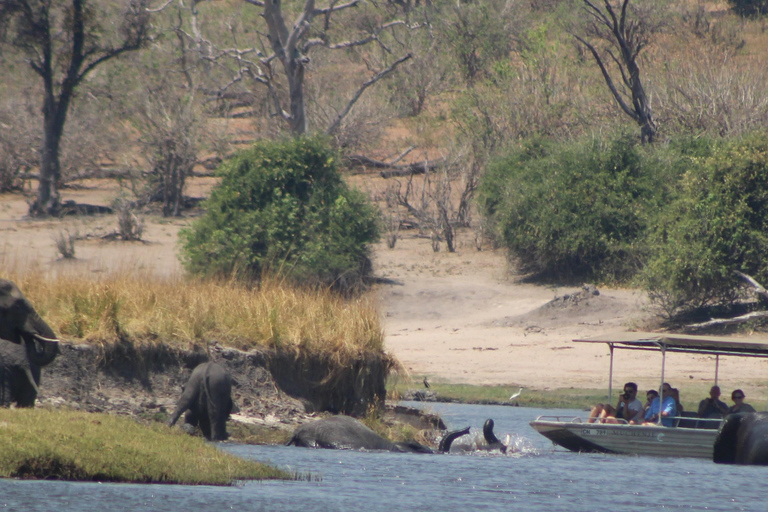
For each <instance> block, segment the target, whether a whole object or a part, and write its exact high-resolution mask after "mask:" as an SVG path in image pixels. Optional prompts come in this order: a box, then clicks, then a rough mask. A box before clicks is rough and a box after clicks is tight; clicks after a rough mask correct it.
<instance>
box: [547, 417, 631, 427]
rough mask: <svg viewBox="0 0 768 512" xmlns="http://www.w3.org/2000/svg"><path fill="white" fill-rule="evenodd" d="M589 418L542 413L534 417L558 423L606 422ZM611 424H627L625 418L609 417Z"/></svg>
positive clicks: (600, 423)
mask: <svg viewBox="0 0 768 512" xmlns="http://www.w3.org/2000/svg"><path fill="white" fill-rule="evenodd" d="M589 419H590V418H582V417H581V416H547V415H542V416H539V417H538V418H536V421H557V422H560V423H587V424H595V425H603V424H606V423H605V422H604V421H602V419H601V418H592V419H593V420H594V421H592V422H590V421H589ZM611 420H612V422H611V424H614V425H629V423H628V422H627V420H625V419H617V418H611Z"/></svg>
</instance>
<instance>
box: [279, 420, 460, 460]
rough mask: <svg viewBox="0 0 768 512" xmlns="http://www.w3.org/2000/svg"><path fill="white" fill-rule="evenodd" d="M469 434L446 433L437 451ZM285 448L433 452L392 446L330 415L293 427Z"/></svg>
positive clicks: (421, 447) (352, 422)
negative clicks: (293, 429) (294, 428)
mask: <svg viewBox="0 0 768 512" xmlns="http://www.w3.org/2000/svg"><path fill="white" fill-rule="evenodd" d="M468 433H469V427H467V428H465V429H461V430H455V431H452V432H448V433H447V434H446V435H445V436H443V440H442V441H441V442H440V446H439V448H438V452H447V451H449V450H450V449H451V443H452V442H453V440H454V439H456V438H457V437H459V436H462V435H465V434H468ZM286 444H287V445H288V446H303V447H306V448H330V449H336V450H383V451H389V452H401V453H434V451H433V450H432V449H431V448H429V447H427V446H424V445H422V444H419V443H415V442H407V443H393V442H392V441H389V440H388V439H385V438H383V437H381V436H380V435H379V434H377V433H376V432H374V431H373V430H371V429H370V428H368V427H367V426H365V425H364V424H363V423H362V422H360V421H358V420H356V419H355V418H351V417H349V416H332V417H330V418H324V419H321V420H316V421H313V422H311V423H307V424H304V425H302V426H300V427H299V428H297V429H296V430H295V431H294V433H293V437H292V438H291V439H290V441H288V443H286Z"/></svg>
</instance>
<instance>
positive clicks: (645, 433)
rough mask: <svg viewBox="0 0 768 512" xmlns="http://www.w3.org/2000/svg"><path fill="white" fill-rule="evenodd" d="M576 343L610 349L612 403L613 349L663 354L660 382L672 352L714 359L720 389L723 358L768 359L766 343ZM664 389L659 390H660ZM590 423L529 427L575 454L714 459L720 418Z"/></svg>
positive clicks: (662, 337) (575, 420)
mask: <svg viewBox="0 0 768 512" xmlns="http://www.w3.org/2000/svg"><path fill="white" fill-rule="evenodd" d="M573 341H574V342H577V343H606V344H608V347H609V349H610V355H611V366H610V373H609V380H608V382H609V384H608V396H609V397H610V399H611V402H612V401H613V396H612V389H611V387H612V383H613V355H614V349H627V350H652V351H657V352H658V351H660V352H661V355H662V358H661V361H662V362H661V380H660V383H663V382H664V365H665V362H666V355H667V353H668V352H683V353H687V354H695V355H701V354H706V355H714V356H715V384H717V377H718V370H719V365H720V356H738V357H763V358H768V339H737V338H726V337H717V336H695V335H687V334H669V333H648V332H622V333H616V334H611V335H605V336H600V337H596V338H590V339H576V340H573ZM659 387H661V386H659ZM619 421H620V423H618V424H608V423H597V422H595V423H589V422H588V418H587V417H564V416H539V417H538V418H536V420H535V421H532V422H531V427H533V428H534V429H535V430H536V431H537V432H539V433H540V434H541V435H543V436H545V437H546V438H548V439H550V440H551V441H552V442H553V443H555V444H556V445H559V446H562V447H563V448H566V449H568V450H571V451H574V452H600V453H618V454H628V455H652V456H661V457H700V458H707V459H711V458H712V449H713V446H714V443H715V437H717V432H718V428H719V427H720V424H721V422H722V420H720V419H699V418H697V417H695V413H684V415H683V416H679V417H675V418H673V421H674V426H673V427H665V426H662V425H661V424H659V425H657V426H645V425H629V424H628V423H626V422H625V421H624V420H619Z"/></svg>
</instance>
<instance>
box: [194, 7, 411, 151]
mask: <svg viewBox="0 0 768 512" xmlns="http://www.w3.org/2000/svg"><path fill="white" fill-rule="evenodd" d="M245 1H246V2H247V3H248V4H251V5H254V6H256V7H258V8H260V9H262V12H261V16H262V18H263V19H264V22H265V24H266V31H265V32H262V31H259V30H258V29H257V30H256V31H255V34H256V35H255V37H256V38H257V40H256V41H255V43H256V44H255V45H254V46H251V47H246V48H242V47H239V40H238V39H239V38H238V36H237V34H235V33H233V34H232V39H233V41H234V42H235V46H233V47H229V48H224V47H219V46H217V43H216V42H214V41H210V40H207V39H206V38H205V37H204V35H203V34H202V31H201V30H199V29H198V28H197V27H199V23H198V22H197V21H196V18H197V16H198V13H197V10H196V9H195V8H194V7H193V8H192V9H191V11H190V12H191V13H192V17H193V21H192V27H193V30H192V33H190V34H187V35H188V37H190V38H191V39H192V40H193V41H195V45H196V46H197V47H199V48H201V49H203V48H204V49H205V50H204V51H203V50H201V51H200V52H199V54H200V55H201V56H202V57H203V58H204V59H206V60H208V61H210V62H217V61H220V60H221V59H222V58H230V59H234V61H235V62H236V70H235V74H234V76H233V77H232V79H231V80H230V82H229V83H227V84H225V85H223V86H222V87H221V88H220V89H219V90H218V91H216V94H217V95H224V94H226V93H227V92H228V90H229V89H230V88H231V87H232V86H233V85H234V84H236V83H241V82H243V81H244V80H246V79H251V80H254V81H256V82H257V83H259V84H261V85H262V86H264V87H266V89H267V91H268V96H269V99H270V104H271V113H272V115H275V116H278V117H280V118H281V119H283V120H284V121H285V122H287V123H288V126H289V129H290V131H291V133H292V134H294V135H296V136H299V135H302V134H304V133H306V132H307V130H308V125H307V105H306V86H305V70H306V67H307V65H308V64H309V62H310V57H309V54H310V52H311V51H312V50H313V49H315V48H325V49H328V50H346V49H353V48H358V47H361V46H364V45H368V44H378V45H380V46H382V47H383V48H384V50H385V51H388V48H386V46H385V45H384V43H383V42H382V38H381V35H382V33H383V32H386V31H391V30H394V29H395V27H406V28H414V27H418V25H409V24H407V23H406V22H405V21H403V20H391V21H387V22H384V23H381V24H378V25H376V26H368V27H366V31H367V32H366V33H365V34H363V35H361V36H360V37H358V38H354V39H349V40H346V41H340V42H334V41H332V40H331V39H332V36H331V31H330V28H331V26H332V19H333V17H334V15H335V14H337V13H339V12H340V11H344V10H347V9H351V8H354V7H357V6H359V5H361V4H362V3H363V0H351V1H349V2H346V3H339V2H338V1H337V0H331V1H330V4H329V5H328V6H327V7H322V8H318V7H316V6H315V0H305V2H304V6H303V9H302V10H301V12H300V13H299V15H298V16H297V18H296V19H295V20H293V22H292V23H290V22H287V21H286V14H285V13H284V11H283V3H282V1H281V0H267V1H262V0H245ZM197 3H199V2H193V4H197ZM249 37H250V36H249ZM410 58H411V55H410V54H406V55H402V56H400V57H393V59H394V60H391V61H390V62H389V63H388V64H387V65H386V67H384V68H382V69H378V70H375V71H374V72H373V75H372V76H371V77H370V78H369V79H368V80H366V81H365V82H363V83H362V84H360V85H359V87H358V89H357V90H356V91H355V92H354V93H353V94H352V95H351V97H350V98H349V100H348V102H347V104H346V106H345V107H343V108H341V109H339V111H338V112H337V114H336V116H335V117H334V118H333V119H331V120H330V123H329V125H328V126H327V127H325V129H324V131H325V132H326V133H328V134H331V135H333V134H334V133H335V132H336V131H337V130H338V129H339V126H340V124H341V122H342V120H343V119H344V118H345V116H346V115H347V114H348V113H349V111H350V110H351V109H352V107H353V106H354V105H355V103H356V102H357V101H358V100H359V99H360V97H361V96H362V95H363V93H364V92H365V91H366V90H367V89H368V88H369V87H371V86H372V85H374V84H375V83H376V82H378V81H380V80H382V79H383V78H385V77H386V76H388V75H390V74H391V73H392V72H393V71H394V70H395V69H396V68H397V67H398V66H399V65H400V64H402V63H403V62H405V61H407V60H409V59H410ZM276 63H279V65H280V67H281V68H282V73H280V72H278V71H277V70H276V69H275V64H276ZM281 77H284V78H285V81H286V82H287V97H286V96H285V95H284V94H282V91H281V82H280V78H281Z"/></svg>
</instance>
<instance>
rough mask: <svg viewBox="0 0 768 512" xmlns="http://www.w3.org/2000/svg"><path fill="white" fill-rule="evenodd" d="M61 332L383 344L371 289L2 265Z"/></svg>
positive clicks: (247, 344) (341, 348)
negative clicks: (346, 293) (360, 292)
mask: <svg viewBox="0 0 768 512" xmlns="http://www.w3.org/2000/svg"><path fill="white" fill-rule="evenodd" d="M0 277H3V278H6V279H10V280H12V281H14V282H16V284H17V285H18V286H19V288H20V289H21V290H22V292H23V293H24V294H25V296H26V297H27V298H28V299H29V300H30V301H31V302H32V304H33V305H34V307H35V308H36V309H37V311H38V313H40V315H41V316H42V317H43V318H44V319H45V321H46V322H47V323H48V324H49V325H50V326H51V327H52V328H53V330H54V331H55V332H56V333H58V334H59V335H60V336H61V337H62V338H63V339H66V340H70V341H73V342H75V343H78V342H84V343H86V342H87V343H93V344H99V345H102V346H103V347H104V348H105V349H108V348H109V346H110V345H113V344H115V343H118V342H121V343H124V342H126V341H128V342H131V343H133V344H134V345H136V346H140V347H141V346H154V345H159V344H164V345H167V346H170V347H173V348H182V349H188V348H193V347H195V346H207V345H208V344H209V343H211V342H213V341H218V342H219V343H220V344H222V345H226V346H229V347H234V348H238V349H242V350H248V349H252V348H255V347H264V348H279V349H289V350H307V351H318V352H332V353H334V354H338V355H339V357H342V359H345V358H347V357H354V356H356V355H357V354H359V353H360V352H362V351H369V350H373V351H381V350H383V331H382V326H381V323H380V319H379V314H378V312H377V309H376V306H375V303H374V300H373V299H372V298H371V297H365V296H364V297H360V298H356V299H351V300H350V299H345V298H342V297H339V296H338V295H336V294H334V293H332V292H330V291H326V290H317V289H301V288H295V287H289V286H287V285H285V284H284V283H281V282H278V281H275V280H269V279H266V280H264V281H262V282H261V284H260V285H259V286H256V287H249V286H245V285H243V284H241V283H238V282H235V281H223V280H200V279H187V278H184V277H181V276H157V275H154V274H151V273H148V272H141V271H136V270H135V269H133V270H126V271H115V272H109V273H104V274H99V275H92V274H85V273H82V272H80V273H78V272H70V273H67V272H58V273H56V272H51V271H43V270H40V269H29V268H21V267H19V266H14V265H3V266H0Z"/></svg>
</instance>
